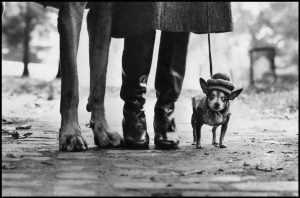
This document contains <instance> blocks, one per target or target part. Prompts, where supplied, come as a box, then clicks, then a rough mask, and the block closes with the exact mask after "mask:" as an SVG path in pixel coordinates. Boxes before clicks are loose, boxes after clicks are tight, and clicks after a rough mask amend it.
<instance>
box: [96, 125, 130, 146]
mask: <svg viewBox="0 0 300 198" xmlns="http://www.w3.org/2000/svg"><path fill="white" fill-rule="evenodd" d="M91 128H92V129H93V132H94V142H95V144H96V145H97V146H98V147H101V148H105V147H121V146H123V145H124V140H123V138H122V137H121V136H120V135H119V134H118V133H117V132H110V131H109V129H108V127H104V126H103V125H102V124H100V125H99V124H93V125H91Z"/></svg>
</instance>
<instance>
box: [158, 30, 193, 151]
mask: <svg viewBox="0 0 300 198" xmlns="http://www.w3.org/2000/svg"><path fill="white" fill-rule="evenodd" d="M188 41H189V33H188V32H162V34H161V40H160V48H159V55H158V64H157V71H156V78H155V89H156V96H157V102H156V105H155V109H154V113H155V115H154V124H153V125H154V132H155V137H154V144H155V146H156V147H157V148H159V149H172V148H177V147H178V144H179V137H178V135H177V132H176V124H175V117H174V109H175V102H176V101H177V99H178V97H179V95H180V92H181V89H182V83H183V79H184V74H185V65H186V55H187V47H188Z"/></svg>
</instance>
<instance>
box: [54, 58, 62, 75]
mask: <svg viewBox="0 0 300 198" xmlns="http://www.w3.org/2000/svg"><path fill="white" fill-rule="evenodd" d="M60 67H61V66H60V60H59V62H58V71H57V74H56V77H55V78H59V79H60V78H61V72H60Z"/></svg>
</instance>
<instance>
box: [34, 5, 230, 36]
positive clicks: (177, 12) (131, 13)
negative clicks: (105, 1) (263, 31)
mask: <svg viewBox="0 0 300 198" xmlns="http://www.w3.org/2000/svg"><path fill="white" fill-rule="evenodd" d="M39 3H40V4H43V5H45V6H52V7H56V8H59V6H60V4H61V3H59V2H39ZM207 3H209V4H208V5H209V15H210V24H211V32H213V33H218V32H229V31H232V30H233V22H232V15H231V5H230V2H115V3H114V16H113V26H112V36H113V37H116V38H124V37H129V36H133V35H137V34H141V33H143V32H147V31H151V30H155V29H158V30H162V31H172V32H194V33H199V34H203V33H207ZM96 5H97V2H93V3H92V2H89V3H88V4H87V8H90V7H92V6H96Z"/></svg>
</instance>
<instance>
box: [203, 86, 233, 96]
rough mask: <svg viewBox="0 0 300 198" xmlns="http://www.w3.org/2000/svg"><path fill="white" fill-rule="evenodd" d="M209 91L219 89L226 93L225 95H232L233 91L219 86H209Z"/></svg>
mask: <svg viewBox="0 0 300 198" xmlns="http://www.w3.org/2000/svg"><path fill="white" fill-rule="evenodd" d="M208 89H209V90H211V89H217V90H220V91H224V92H225V93H228V94H231V91H230V90H229V89H227V88H226V87H223V86H219V85H210V86H208Z"/></svg>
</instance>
